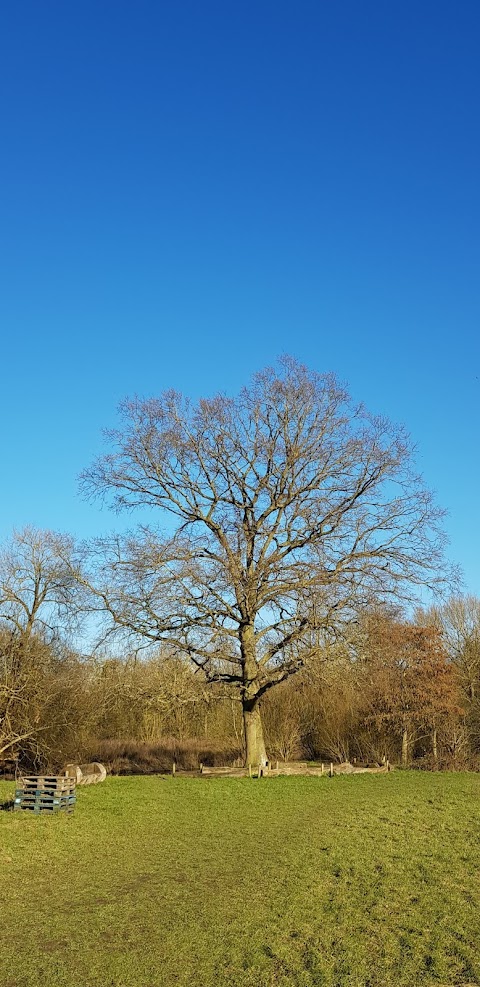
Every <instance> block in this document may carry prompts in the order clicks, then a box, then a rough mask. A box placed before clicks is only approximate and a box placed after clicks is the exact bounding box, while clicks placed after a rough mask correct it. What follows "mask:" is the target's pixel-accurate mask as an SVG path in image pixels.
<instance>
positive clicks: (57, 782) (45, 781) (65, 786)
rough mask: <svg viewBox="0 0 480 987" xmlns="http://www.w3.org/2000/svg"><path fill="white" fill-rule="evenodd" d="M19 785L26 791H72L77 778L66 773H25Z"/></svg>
mask: <svg viewBox="0 0 480 987" xmlns="http://www.w3.org/2000/svg"><path fill="white" fill-rule="evenodd" d="M18 787H19V788H22V789H23V790H24V791H27V790H29V791H39V792H50V791H60V792H70V791H73V790H74V789H75V778H65V776H64V775H25V776H23V777H22V778H19V780H18Z"/></svg>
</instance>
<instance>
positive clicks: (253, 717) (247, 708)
mask: <svg viewBox="0 0 480 987" xmlns="http://www.w3.org/2000/svg"><path fill="white" fill-rule="evenodd" d="M240 648H241V653H242V660H243V682H244V691H243V696H242V707H243V726H244V731H245V763H246V764H247V765H248V764H251V765H252V766H253V767H255V766H256V765H258V764H262V765H264V764H266V762H267V754H266V750H265V741H264V739H263V724H262V718H261V715H260V702H259V699H258V696H257V694H256V693H257V690H258V665H257V655H256V645H255V628H254V625H253V623H251V622H246V623H245V624H243V626H242V627H241V629H240Z"/></svg>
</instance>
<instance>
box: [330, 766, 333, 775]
mask: <svg viewBox="0 0 480 987" xmlns="http://www.w3.org/2000/svg"><path fill="white" fill-rule="evenodd" d="M330 778H333V764H330Z"/></svg>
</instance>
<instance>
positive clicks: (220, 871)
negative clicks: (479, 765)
mask: <svg viewBox="0 0 480 987" xmlns="http://www.w3.org/2000/svg"><path fill="white" fill-rule="evenodd" d="M13 789H14V786H13V785H12V784H10V783H7V782H2V783H0V803H5V802H7V800H8V799H9V798H10V797H11V796H12V794H13ZM479 876H480V776H479V775H475V774H440V773H436V774H427V773H420V772H400V771H398V772H393V773H392V774H390V775H383V776H382V775H377V776H368V775H360V776H354V777H337V778H333V779H327V778H302V777H296V778H271V779H262V780H258V781H257V780H250V779H244V780H242V779H193V778H176V779H172V778H162V777H147V778H145V777H143V778H140V777H135V778H133V777H131V778H109V779H107V781H106V782H105V783H104V784H103V785H100V786H97V787H93V788H85V789H79V791H78V802H77V806H76V809H75V813H74V814H73V815H72V816H70V817H67V816H55V817H44V816H40V817H33V818H32V817H31V816H30V815H29V814H26V813H12V812H7V811H2V812H0V928H1V953H0V983H1V985H2V987H38V985H39V984H45V985H46V987H77V985H79V987H80V985H81V987H167V985H168V987H171V985H176V987H187V985H188V987H213V985H214V984H215V985H216V987H227V985H228V987H313V985H322V987H407V985H408V987H421V985H427V984H428V985H429V984H437V985H439V984H442V985H447V984H448V985H460V984H467V983H468V984H479V983H480V949H479V947H478V940H479V938H480V879H479Z"/></svg>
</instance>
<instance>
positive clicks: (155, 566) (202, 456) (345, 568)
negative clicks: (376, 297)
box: [83, 357, 448, 761]
mask: <svg viewBox="0 0 480 987" xmlns="http://www.w3.org/2000/svg"><path fill="white" fill-rule="evenodd" d="M120 416H121V422H120V426H119V428H118V429H116V430H113V431H110V432H108V433H107V441H108V444H109V451H108V452H107V453H106V454H105V455H104V456H102V457H101V458H100V459H98V461H97V462H96V463H94V465H93V466H92V467H91V468H90V469H89V470H87V471H86V472H85V474H84V476H83V488H84V491H85V492H86V493H87V495H94V496H101V497H104V498H107V500H109V501H110V503H111V504H112V506H113V507H114V509H116V510H120V511H121V510H132V509H134V508H155V509H156V510H157V514H158V519H159V523H158V524H155V523H154V524H153V525H152V526H145V525H143V526H142V527H140V528H139V529H138V530H137V531H136V532H134V533H131V534H129V535H127V536H125V537H120V536H117V537H114V538H111V539H100V540H98V541H97V542H96V544H95V546H94V549H93V551H92V553H91V555H90V562H91V566H92V568H91V570H90V576H89V577H88V580H89V583H90V586H91V588H92V589H93V590H94V593H95V595H96V599H97V601H98V602H99V605H100V607H101V608H102V609H104V611H105V612H106V613H108V614H109V615H110V617H111V618H113V622H114V624H115V626H116V627H120V628H123V629H124V630H125V631H126V632H127V633H132V634H134V635H136V636H139V637H140V638H142V639H143V640H146V641H148V642H158V641H163V640H168V641H170V642H173V643H175V644H176V645H177V647H178V648H179V649H181V650H182V651H183V652H184V653H185V654H187V655H188V656H189V657H190V659H191V660H192V661H193V662H194V663H195V665H196V666H197V667H198V668H200V669H202V670H203V672H204V673H205V675H206V676H207V678H209V679H210V680H220V681H225V682H228V683H229V684H231V685H232V686H234V687H235V688H236V689H238V693H239V696H240V698H241V699H242V703H243V709H244V716H245V734H246V745H247V759H250V760H252V761H255V760H257V759H260V760H261V759H262V758H264V757H265V749H264V745H263V737H262V729H261V719H260V713H259V700H260V699H261V697H262V695H263V694H264V693H265V692H266V691H267V690H268V689H270V688H271V687H272V686H273V685H275V684H276V683H278V682H280V681H281V680H283V679H285V678H286V677H287V676H289V675H291V674H292V673H294V672H295V671H297V670H298V669H299V668H301V667H303V666H304V665H305V664H306V663H308V662H309V661H311V660H313V659H315V658H318V656H319V654H321V653H323V649H324V647H325V644H326V643H328V640H329V638H330V637H331V636H332V635H335V634H337V633H338V630H339V628H340V627H341V626H342V624H345V623H346V622H348V621H351V619H352V617H353V615H354V614H355V613H356V612H358V610H359V608H362V607H368V606H369V605H370V604H371V603H372V601H373V600H377V601H378V600H379V599H380V600H388V599H389V598H396V599H397V598H404V599H405V598H407V597H411V596H412V595H414V594H415V589H416V588H418V587H420V586H429V587H435V586H438V585H439V584H441V583H445V581H446V579H447V578H448V571H447V567H446V564H445V559H444V555H443V552H444V543H445V539H444V536H443V533H442V530H441V518H442V512H441V511H440V510H439V509H438V508H437V507H436V505H435V503H434V500H433V498H432V495H431V493H430V492H429V491H428V490H427V489H426V488H425V486H424V484H423V481H422V479H421V477H419V475H418V474H417V473H416V471H415V468H414V460H413V450H412V446H411V443H410V441H409V439H408V437H407V435H406V434H405V431H404V430H403V429H402V428H399V427H396V426H394V425H392V424H391V423H390V422H389V421H387V420H386V419H384V418H382V417H377V416H375V415H372V414H370V413H369V412H368V411H367V410H366V409H365V408H364V407H363V406H356V405H354V404H353V403H352V401H351V399H350V398H349V395H348V393H347V391H346V389H345V388H344V387H343V386H342V385H341V384H339V382H338V381H337V380H336V378H335V377H334V376H333V375H331V374H318V373H315V372H313V371H310V370H308V369H306V368H305V367H303V366H301V365H300V364H298V363H297V362H296V361H294V360H293V359H291V358H288V357H286V358H284V359H283V360H281V361H280V365H279V367H278V369H271V368H267V369H266V370H264V371H262V372H260V373H258V374H256V375H255V377H254V378H253V381H252V383H251V385H250V386H248V387H245V388H244V389H243V390H242V391H241V392H240V394H239V395H238V396H236V397H228V396H226V395H222V394H221V395H217V396H215V397H213V398H210V399H207V398H204V399H201V400H200V401H198V402H197V403H196V404H194V403H193V402H191V401H189V400H188V399H187V398H185V397H183V396H182V395H180V394H178V393H176V392H173V391H168V392H166V393H165V394H163V395H161V396H160V397H159V398H151V399H146V400H143V399H139V398H136V399H133V400H126V401H125V402H124V403H123V404H122V406H121V409H120ZM152 516H153V515H152ZM160 522H161V523H160ZM162 525H163V527H162Z"/></svg>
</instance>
